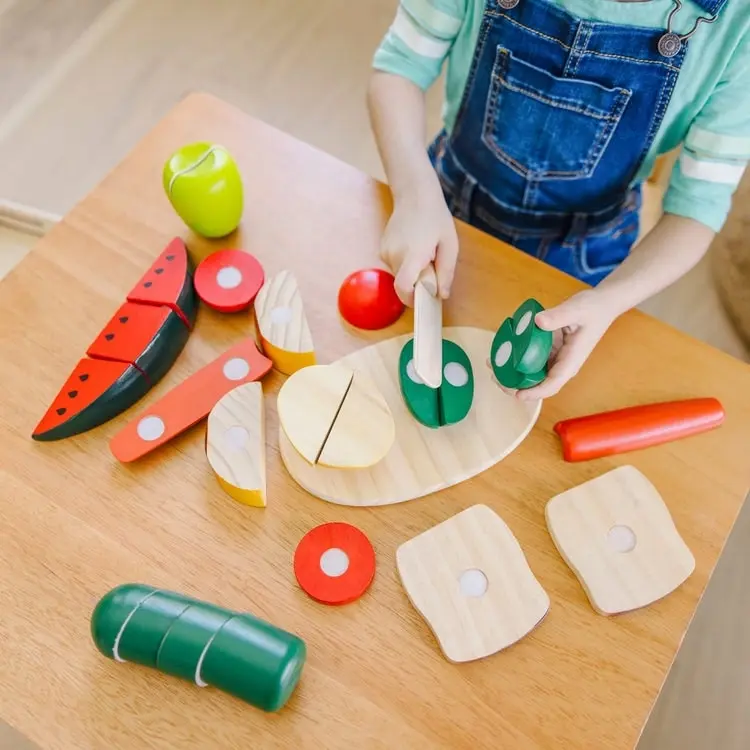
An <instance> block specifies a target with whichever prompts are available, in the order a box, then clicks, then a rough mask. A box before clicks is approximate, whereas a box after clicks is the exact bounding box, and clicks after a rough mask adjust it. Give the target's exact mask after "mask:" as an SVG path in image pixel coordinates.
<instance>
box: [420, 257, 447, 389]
mask: <svg viewBox="0 0 750 750" xmlns="http://www.w3.org/2000/svg"><path fill="white" fill-rule="evenodd" d="M414 369H415V370H416V372H417V375H418V376H419V377H420V378H421V379H422V381H423V382H424V383H425V384H426V385H428V386H429V387H430V388H439V387H440V384H441V383H442V381H443V301H442V300H441V299H440V298H439V297H438V296H437V276H436V275H435V267H434V266H433V265H432V263H430V265H429V266H428V267H427V268H426V269H425V270H424V271H422V273H421V274H420V276H419V278H418V279H417V284H416V286H415V289H414Z"/></svg>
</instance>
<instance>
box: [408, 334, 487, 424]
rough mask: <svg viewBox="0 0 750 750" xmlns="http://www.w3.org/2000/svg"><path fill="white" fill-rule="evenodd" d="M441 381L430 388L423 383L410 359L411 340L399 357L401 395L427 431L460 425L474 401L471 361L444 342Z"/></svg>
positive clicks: (451, 345)
mask: <svg viewBox="0 0 750 750" xmlns="http://www.w3.org/2000/svg"><path fill="white" fill-rule="evenodd" d="M442 347H443V354H442V361H443V378H442V382H441V384H440V386H438V387H437V388H430V387H429V386H428V385H425V383H424V382H422V379H421V378H420V377H419V375H418V374H417V371H416V367H415V365H414V359H413V357H412V354H413V351H414V340H413V339H411V340H410V341H408V342H407V343H406V344H405V345H404V348H403V349H402V350H401V355H400V356H399V364H398V372H399V383H400V385H401V394H402V396H403V398H404V402H405V403H406V405H407V407H408V409H409V411H410V412H411V413H412V415H413V416H414V418H415V419H416V420H417V421H418V422H419V423H420V424H423V425H425V426H426V427H433V428H435V427H442V426H445V425H449V424H455V423H456V422H460V421H461V420H462V419H464V417H466V415H467V414H468V413H469V410H470V409H471V404H472V402H473V399H474V370H473V367H472V365H471V360H470V359H469V357H468V355H467V354H466V352H465V351H463V349H461V347H460V346H458V344H456V343H455V342H453V341H447V340H443V343H442Z"/></svg>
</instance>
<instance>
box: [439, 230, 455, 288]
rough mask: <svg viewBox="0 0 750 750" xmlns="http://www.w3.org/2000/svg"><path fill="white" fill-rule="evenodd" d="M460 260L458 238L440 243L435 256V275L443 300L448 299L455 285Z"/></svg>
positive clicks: (444, 239)
mask: <svg viewBox="0 0 750 750" xmlns="http://www.w3.org/2000/svg"><path fill="white" fill-rule="evenodd" d="M457 259H458V237H457V236H456V235H455V234H454V235H452V236H449V237H445V238H443V239H442V240H441V241H440V245H439V246H438V249H437V255H436V256H435V273H436V275H437V281H438V293H439V294H440V296H441V297H442V298H443V299H448V297H449V296H450V293H451V285H452V284H453V276H454V274H455V271H456V260H457Z"/></svg>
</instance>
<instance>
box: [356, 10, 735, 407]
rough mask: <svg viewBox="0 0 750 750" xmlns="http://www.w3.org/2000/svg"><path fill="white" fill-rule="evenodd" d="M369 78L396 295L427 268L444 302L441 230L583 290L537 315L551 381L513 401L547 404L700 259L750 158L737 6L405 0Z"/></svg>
mask: <svg viewBox="0 0 750 750" xmlns="http://www.w3.org/2000/svg"><path fill="white" fill-rule="evenodd" d="M445 60H447V70H446V97H445V106H444V113H443V114H444V129H443V130H442V131H441V133H440V134H439V135H438V136H437V138H436V139H435V140H434V142H433V143H432V144H431V146H430V147H429V150H428V151H426V150H425V148H424V140H423V139H424V130H425V104H424V91H425V90H426V89H428V88H429V87H430V86H431V85H432V84H433V83H434V82H435V80H436V79H437V77H438V76H439V74H440V72H441V69H442V66H443V62H444V61H445ZM374 68H375V70H374V72H373V76H372V80H371V84H370V90H369V96H368V99H369V107H370V113H371V121H372V125H373V130H374V133H375V138H376V141H377V144H378V148H379V151H380V154H381V158H382V161H383V165H384V169H385V171H386V174H387V177H388V181H389V183H390V186H391V190H392V192H393V196H394V211H393V214H392V216H391V218H390V221H389V223H388V226H387V228H386V232H385V235H384V237H383V247H382V256H383V259H384V260H385V261H386V262H388V263H389V264H390V266H391V268H392V269H393V271H394V273H395V274H396V289H397V291H398V293H399V296H401V298H402V299H403V300H404V301H405V302H406V303H407V304H411V303H412V299H413V298H412V294H413V288H414V284H415V282H416V279H417V277H418V276H419V274H420V273H421V271H422V270H423V269H424V268H425V267H427V266H428V265H429V264H430V263H431V262H434V264H435V269H436V273H437V277H438V284H439V291H440V294H441V296H442V297H444V298H445V297H447V296H448V294H449V292H450V287H451V281H452V278H453V273H454V267H455V264H456V259H457V255H458V240H457V236H456V229H455V224H454V222H453V216H456V217H458V218H459V219H462V220H464V221H466V222H469V223H471V224H473V225H474V226H477V227H478V228H480V229H482V230H484V231H485V232H488V233H490V234H492V235H494V236H496V237H499V238H500V239H502V240H504V241H505V242H508V243H509V244H512V245H514V246H515V247H517V248H519V249H520V250H522V251H524V252H526V253H529V254H531V255H534V256H536V257H537V258H539V259H541V260H543V261H545V262H546V263H548V264H550V265H553V266H555V267H557V268H559V269H561V270H562V271H565V272H567V273H568V274H571V275H573V276H575V277H577V278H579V279H581V280H583V281H585V282H587V283H588V284H589V285H590V287H591V288H590V289H587V290H586V291H584V292H581V293H579V294H576V295H574V296H573V297H571V298H570V299H568V300H566V301H565V302H564V303H563V304H561V305H559V306H557V307H554V308H551V309H549V310H547V311H545V312H543V313H540V314H539V316H538V317H537V324H538V325H539V326H540V327H542V328H545V329H547V330H552V331H555V347H554V349H553V355H552V357H551V359H550V369H549V375H548V377H547V379H546V380H545V381H544V382H543V383H541V384H540V385H539V386H536V387H535V388H531V389H528V390H526V391H521V392H519V394H518V397H519V398H527V399H536V398H545V397H548V396H551V395H553V394H555V393H557V392H558V391H559V390H560V388H561V387H562V386H563V385H564V384H565V383H566V382H567V381H568V380H569V379H570V378H571V377H573V376H574V375H575V374H576V373H577V372H578V370H579V369H580V368H581V366H582V365H583V364H584V362H585V361H586V358H587V357H588V356H589V354H590V353H591V351H592V350H593V349H594V347H595V346H596V344H597V343H598V341H599V340H600V339H601V337H602V336H603V335H604V333H605V332H606V331H607V329H608V328H609V326H610V325H611V324H612V322H613V321H614V320H615V319H616V318H617V317H618V316H619V315H621V314H622V313H624V312H625V311H627V310H629V309H630V308H633V307H635V306H637V305H639V304H640V303H641V302H643V301H644V300H646V299H647V298H648V297H651V296H652V295H654V294H656V293H657V292H659V291H661V290H662V289H664V288H665V287H667V286H669V285H670V284H672V283H673V282H674V281H676V280H677V279H678V278H680V277H681V276H683V275H684V274H685V273H687V271H689V270H690V269H691V268H692V267H693V266H694V265H695V264H696V263H697V262H698V261H699V260H700V259H701V257H702V256H703V255H704V254H705V252H706V251H707V249H708V247H709V245H710V244H711V241H712V239H713V237H714V235H715V233H716V232H718V231H719V230H720V229H721V227H722V225H723V223H724V221H725V219H726V217H727V214H728V212H729V208H730V205H731V199H732V195H733V193H734V190H735V189H736V187H737V185H738V183H739V182H740V179H741V177H742V174H743V171H744V168H745V165H746V163H747V162H748V161H749V160H750V2H748V0H684V3H683V2H682V0H401V4H400V7H399V9H398V12H397V15H396V18H395V20H394V22H393V24H392V26H391V28H390V29H389V31H388V33H387V35H386V37H385V39H384V40H383V42H382V44H381V46H380V48H379V49H378V50H377V52H376V54H375V58H374ZM681 144H682V146H683V148H682V151H681V156H680V158H679V161H678V162H677V164H676V165H675V169H674V172H673V174H672V178H671V182H670V184H669V188H668V190H667V192H666V195H665V200H664V212H665V213H664V216H663V218H662V219H661V220H660V221H659V223H658V225H657V226H656V227H655V228H654V230H653V231H651V232H650V233H649V234H648V235H647V236H646V237H645V238H644V239H643V240H642V241H641V242H640V243H639V244H638V245H637V246H636V247H635V248H633V250H632V252H631V248H632V246H633V243H634V241H635V239H636V238H637V236H638V212H639V208H640V188H639V186H640V184H641V182H642V181H643V180H644V178H646V177H647V176H648V175H649V173H650V172H651V170H652V168H653V166H654V163H655V160H656V157H657V156H658V155H659V154H662V153H665V152H667V151H671V150H672V149H674V148H675V147H677V146H679V145H681Z"/></svg>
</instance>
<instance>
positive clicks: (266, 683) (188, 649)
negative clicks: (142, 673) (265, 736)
mask: <svg viewBox="0 0 750 750" xmlns="http://www.w3.org/2000/svg"><path fill="white" fill-rule="evenodd" d="M91 635H92V638H93V640H94V643H95V644H96V647H97V648H98V649H99V651H100V652H101V653H102V654H104V656H106V657H108V658H110V659H114V660H115V661H119V662H133V663H136V664H141V665H143V666H147V667H152V668H154V669H158V670H160V671H162V672H164V673H165V674H170V675H173V676H175V677H180V678H182V679H185V680H191V681H193V682H195V684H196V685H198V686H199V687H207V686H209V685H211V686H213V687H216V688H218V689H219V690H222V691H224V692H226V693H228V694H229V695H233V696H235V697H236V698H239V699H240V700H243V701H245V702H247V703H250V704H251V705H253V706H255V707H257V708H260V709H262V710H264V711H269V712H274V711H278V710H279V709H281V708H282V707H283V706H284V704H285V703H286V702H287V700H288V699H289V697H290V696H291V694H292V693H293V692H294V689H295V687H296V686H297V683H298V682H299V679H300V676H301V674H302V668H303V667H304V664H305V659H306V657H307V648H306V646H305V643H304V641H302V640H301V639H300V638H298V637H297V636H296V635H293V634H291V633H287V632H286V631H284V630H281V629H280V628H277V627H275V626H273V625H271V624H269V623H267V622H264V621H263V620H259V619H258V618H256V617H253V616H252V615H250V614H247V613H239V612H234V611H231V610H228V609H224V608H222V607H217V606H215V605H213V604H210V603H208V602H204V601H200V600H198V599H193V598H191V597H188V596H184V595H182V594H178V593H175V592H172V591H166V590H163V589H156V588H154V587H152V586H146V585H142V584H137V583H128V584H123V585H121V586H118V587H116V588H114V589H112V590H111V591H110V592H109V593H107V594H105V595H104V596H103V597H102V598H101V600H100V601H99V603H98V604H97V606H96V608H95V609H94V612H93V614H92V615H91Z"/></svg>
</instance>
